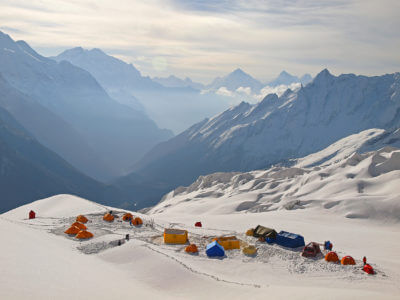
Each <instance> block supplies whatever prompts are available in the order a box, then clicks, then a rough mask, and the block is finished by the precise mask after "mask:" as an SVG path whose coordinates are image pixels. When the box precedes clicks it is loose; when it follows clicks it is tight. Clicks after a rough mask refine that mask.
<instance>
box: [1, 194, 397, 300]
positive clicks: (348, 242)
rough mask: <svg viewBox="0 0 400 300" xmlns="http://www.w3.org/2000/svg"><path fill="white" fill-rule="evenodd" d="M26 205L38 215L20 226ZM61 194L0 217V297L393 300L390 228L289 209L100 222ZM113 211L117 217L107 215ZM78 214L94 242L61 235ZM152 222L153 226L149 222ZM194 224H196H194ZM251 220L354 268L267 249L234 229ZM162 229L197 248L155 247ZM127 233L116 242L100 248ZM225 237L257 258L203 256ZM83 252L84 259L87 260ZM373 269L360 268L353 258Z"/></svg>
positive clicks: (99, 209) (99, 211)
mask: <svg viewBox="0 0 400 300" xmlns="http://www.w3.org/2000/svg"><path fill="white" fill-rule="evenodd" d="M30 209H33V210H35V211H36V212H37V214H38V218H37V219H35V220H27V219H26V216H27V212H28V211H29V210H30ZM109 209H110V208H108V207H103V206H101V205H98V204H96V203H93V202H90V201H87V200H84V199H80V198H77V197H73V196H68V195H59V196H55V197H52V198H49V199H44V200H40V201H36V202H34V203H31V204H28V205H26V206H23V207H20V208H17V209H15V210H12V211H10V212H8V213H5V214H3V215H1V216H0V227H1V228H2V230H1V240H2V241H3V243H2V247H1V255H0V262H1V271H0V272H1V278H2V280H1V282H0V298H1V299H23V298H30V299H39V298H40V299H54V298H57V299H71V298H78V299H84V298H87V299H94V298H96V299H110V298H114V299H120V298H125V297H144V298H145V299H161V298H162V299H204V298H206V297H207V298H208V297H210V296H213V298H221V299H227V298H230V299H246V298H248V299H265V298H267V297H268V298H271V299H287V298H289V297H292V298H296V299H304V298H310V297H311V298H316V297H323V298H324V299H361V298H362V299H372V298H374V299H396V298H397V299H398V296H399V295H400V271H399V270H400V251H399V250H400V243H399V240H400V226H399V224H397V223H391V224H383V223H382V222H381V223H377V222H372V221H368V220H358V219H357V220H356V219H346V218H343V217H335V216H332V215H324V214H321V213H320V212H319V211H313V210H312V209H311V210H304V211H302V210H296V211H276V212H268V213H236V214H229V215H210V216H207V215H202V216H201V217H200V219H198V218H199V217H196V216H193V215H185V216H182V215H172V214H169V215H167V214H158V215H151V216H146V215H140V214H136V215H139V216H141V217H142V218H143V219H144V221H145V224H144V226H142V227H139V228H136V227H132V226H130V225H129V224H128V223H126V222H122V221H119V220H120V218H119V219H117V220H116V221H114V222H113V223H106V222H104V221H103V220H102V215H103V214H104V212H106V211H107V210H109ZM113 211H114V213H117V214H119V216H121V215H122V211H119V210H116V209H113ZM80 213H84V214H86V215H87V217H88V218H89V223H88V224H87V226H88V230H89V231H91V232H93V233H94V235H95V237H94V238H93V239H91V240H88V241H84V242H78V241H77V240H75V239H74V238H69V237H67V236H66V235H65V234H63V231H64V230H65V229H66V228H67V227H68V225H69V224H71V223H72V222H73V220H74V217H75V216H76V215H78V214H80ZM153 221H154V222H153ZM195 221H201V222H202V223H203V228H195V227H194V226H193V225H194V222H195ZM257 224H263V225H265V226H269V227H273V228H275V229H276V230H287V231H291V232H295V233H299V234H302V235H304V237H305V240H306V243H307V242H310V241H316V242H323V241H325V240H328V239H329V240H330V241H332V242H333V244H334V250H336V251H337V252H338V254H339V256H343V255H352V256H353V257H354V258H355V259H356V260H357V265H356V266H354V267H353V266H340V265H334V264H328V263H326V262H325V261H323V260H322V259H320V260H313V259H306V258H303V257H301V256H300V253H299V252H296V251H291V250H288V249H283V248H281V247H279V246H277V245H272V246H271V245H268V244H265V243H260V242H258V241H256V240H255V239H254V238H252V237H246V236H245V234H244V232H245V231H246V230H247V229H248V228H250V227H255V226H256V225H257ZM164 227H176V228H183V229H187V230H188V231H189V239H190V241H191V242H195V243H196V244H197V245H198V246H199V250H200V252H199V254H198V255H190V254H187V253H185V252H184V246H183V245H164V244H163V243H162V230H163V228H164ZM127 233H129V234H130V237H131V239H130V240H129V241H127V242H126V243H124V244H123V245H121V246H117V247H110V242H112V241H116V240H118V239H122V238H123V237H124V236H125V234H127ZM228 234H229V235H231V234H235V235H237V236H238V238H240V239H241V240H243V242H248V243H251V244H256V246H257V247H258V254H257V256H255V257H248V256H245V255H243V254H242V253H241V251H239V250H231V251H227V252H226V257H224V258H223V259H210V258H207V256H206V255H205V252H204V248H203V246H204V245H205V244H206V243H207V242H208V241H209V240H210V238H211V237H213V236H216V235H228ZM88 253H90V254H88ZM363 256H367V258H368V261H369V262H370V263H371V264H372V265H373V267H374V268H375V269H376V271H377V274H376V275H374V276H369V275H367V274H365V273H364V272H362V271H361V262H360V260H361V258H362V257H363Z"/></svg>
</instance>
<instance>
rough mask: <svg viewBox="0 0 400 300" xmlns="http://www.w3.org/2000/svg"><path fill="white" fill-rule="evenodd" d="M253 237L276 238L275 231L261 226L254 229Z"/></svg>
mask: <svg viewBox="0 0 400 300" xmlns="http://www.w3.org/2000/svg"><path fill="white" fill-rule="evenodd" d="M253 236H254V237H263V238H267V237H269V238H273V239H274V238H275V237H276V231H275V230H274V229H272V228H268V227H264V226H261V225H258V226H257V227H256V228H255V229H254V233H253Z"/></svg>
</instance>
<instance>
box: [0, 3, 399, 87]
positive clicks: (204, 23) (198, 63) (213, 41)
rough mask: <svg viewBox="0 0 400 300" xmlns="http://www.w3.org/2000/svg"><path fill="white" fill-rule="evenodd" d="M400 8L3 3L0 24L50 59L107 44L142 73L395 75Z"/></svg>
mask: <svg viewBox="0 0 400 300" xmlns="http://www.w3.org/2000/svg"><path fill="white" fill-rule="evenodd" d="M399 12H400V4H399V3H398V1H393V0H385V1H380V2H377V1H373V0H351V1H342V0H334V1H329V2H328V1H310V0H302V1H297V0H287V1H274V0H270V1H254V0H251V1H242V0H233V1H218V2H215V1H197V0H169V1H164V0H163V1H161V0H149V1H130V0H121V1H118V3H116V2H115V1H111V0H105V1H102V2H96V1H92V0H81V1H64V0H43V1H40V2H35V3H31V2H27V1H22V0H3V1H1V3H0V18H1V20H2V24H1V26H0V30H3V31H5V32H7V33H10V34H13V36H15V37H17V38H18V39H24V40H27V41H34V42H32V44H33V46H34V47H35V48H36V49H38V50H39V51H40V52H41V53H43V54H44V55H55V54H57V53H59V52H60V51H61V50H64V49H66V48H70V47H73V46H78V45H81V46H84V47H88V48H92V47H97V48H102V49H105V50H106V51H107V52H108V53H110V54H112V55H115V56H117V57H119V58H122V59H124V60H126V61H128V62H132V63H134V64H135V66H137V67H138V68H139V69H140V70H141V71H142V72H143V73H144V74H145V75H151V76H167V75H169V74H175V75H177V76H179V77H186V76H190V77H191V78H193V79H194V80H196V81H202V82H203V83H206V82H207V81H208V80H209V78H214V77H215V76H219V75H222V74H224V73H226V72H228V71H229V70H231V68H232V66H240V67H243V68H244V69H246V70H248V71H249V72H250V73H251V74H254V75H255V76H256V77H257V78H260V79H261V80H263V81H267V80H268V79H270V78H272V77H273V75H274V74H276V73H278V72H279V71H280V70H281V69H283V68H285V69H287V70H288V71H289V72H290V73H295V74H300V73H304V72H312V73H314V74H315V73H317V72H318V71H319V70H321V69H322V68H323V67H329V69H330V70H332V71H333V72H334V73H348V72H356V73H363V74H374V75H375V74H382V73H385V72H389V73H390V72H394V71H397V70H398V69H399V68H400V58H399V56H398V49H399V48H400V32H399V31H397V30H393V28H400V19H399V18H398V15H399ZM160 62H162V68H161V67H160Z"/></svg>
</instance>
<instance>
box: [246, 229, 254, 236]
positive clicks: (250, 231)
mask: <svg viewBox="0 0 400 300" xmlns="http://www.w3.org/2000/svg"><path fill="white" fill-rule="evenodd" d="M246 235H248V236H254V229H253V228H250V229H249V230H247V231H246Z"/></svg>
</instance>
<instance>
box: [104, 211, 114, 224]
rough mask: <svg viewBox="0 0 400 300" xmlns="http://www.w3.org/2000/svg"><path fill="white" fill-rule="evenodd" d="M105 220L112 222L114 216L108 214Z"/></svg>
mask: <svg viewBox="0 0 400 300" xmlns="http://www.w3.org/2000/svg"><path fill="white" fill-rule="evenodd" d="M103 220H104V221H107V222H112V221H114V216H113V215H112V214H110V213H106V214H105V215H104V217H103Z"/></svg>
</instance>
